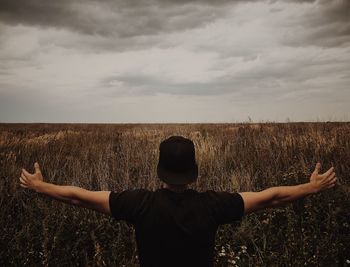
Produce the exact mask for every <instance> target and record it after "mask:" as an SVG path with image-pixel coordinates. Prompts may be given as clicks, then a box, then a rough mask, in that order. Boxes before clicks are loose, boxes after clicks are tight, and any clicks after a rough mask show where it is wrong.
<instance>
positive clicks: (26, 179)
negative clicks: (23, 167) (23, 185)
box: [21, 173, 28, 182]
mask: <svg viewBox="0 0 350 267" xmlns="http://www.w3.org/2000/svg"><path fill="white" fill-rule="evenodd" d="M21 178H22V179H23V180H24V181H25V182H28V178H27V177H26V176H25V175H24V174H23V173H21Z"/></svg>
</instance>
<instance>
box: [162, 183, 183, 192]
mask: <svg viewBox="0 0 350 267" xmlns="http://www.w3.org/2000/svg"><path fill="white" fill-rule="evenodd" d="M163 188H166V189H169V190H171V191H174V192H176V193H181V192H184V191H185V190H186V189H187V184H181V185H174V184H166V183H164V184H163Z"/></svg>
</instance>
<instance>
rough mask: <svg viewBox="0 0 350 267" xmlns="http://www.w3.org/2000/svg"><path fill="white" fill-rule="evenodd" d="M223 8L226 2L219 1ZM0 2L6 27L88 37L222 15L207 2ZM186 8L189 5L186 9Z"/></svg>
mask: <svg viewBox="0 0 350 267" xmlns="http://www.w3.org/2000/svg"><path fill="white" fill-rule="evenodd" d="M219 2H220V3H221V4H225V3H227V2H228V1H219ZM196 3H199V2H198V1H193V2H192V1H179V2H177V1H176V2H172V1H94V0H89V1H86V0H85V1H79V0H75V1H72V0H61V1H39V0H18V1H13V0H1V1H0V6H1V8H0V20H1V21H3V22H6V23H9V24H12V25H13V24H25V25H35V26H41V27H57V28H66V29H69V30H72V31H77V32H80V33H84V34H91V35H117V36H120V37H132V36H138V35H154V34H158V33H160V32H164V31H174V30H182V29H186V28H191V27H195V26H198V25H199V24H201V23H204V22H207V21H210V20H212V19H213V18H216V17H217V16H219V15H220V14H219V12H221V11H224V10H222V9H220V8H219V7H215V6H214V5H211V6H210V7H208V4H209V3H210V1H207V2H206V3H204V5H201V6H198V5H196ZM185 4H188V5H185Z"/></svg>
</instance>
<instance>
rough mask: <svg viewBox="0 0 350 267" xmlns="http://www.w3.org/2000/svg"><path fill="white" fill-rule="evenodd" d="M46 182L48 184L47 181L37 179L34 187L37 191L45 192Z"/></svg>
mask: <svg viewBox="0 0 350 267" xmlns="http://www.w3.org/2000/svg"><path fill="white" fill-rule="evenodd" d="M46 184H47V183H45V182H43V181H36V182H35V183H34V184H33V189H34V190H35V191H36V192H37V193H43V192H44V188H45V185H46Z"/></svg>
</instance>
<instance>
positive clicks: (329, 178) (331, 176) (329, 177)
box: [327, 172, 335, 181]
mask: <svg viewBox="0 0 350 267" xmlns="http://www.w3.org/2000/svg"><path fill="white" fill-rule="evenodd" d="M334 176H335V172H332V173H331V175H329V176H328V177H327V180H329V181H330V180H332V179H333V178H334Z"/></svg>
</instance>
